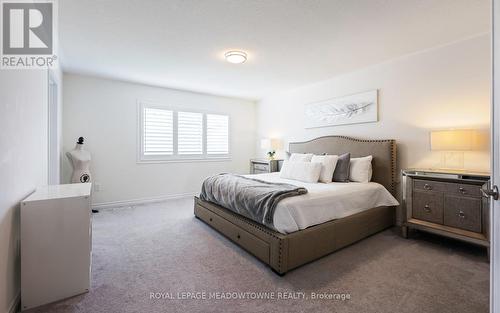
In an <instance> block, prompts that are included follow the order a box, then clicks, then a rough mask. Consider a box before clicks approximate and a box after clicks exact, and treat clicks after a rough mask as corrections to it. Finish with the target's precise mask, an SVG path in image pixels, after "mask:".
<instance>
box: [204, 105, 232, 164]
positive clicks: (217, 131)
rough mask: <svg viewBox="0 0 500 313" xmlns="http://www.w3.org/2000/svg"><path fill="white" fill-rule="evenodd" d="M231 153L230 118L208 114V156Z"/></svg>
mask: <svg viewBox="0 0 500 313" xmlns="http://www.w3.org/2000/svg"><path fill="white" fill-rule="evenodd" d="M228 153H229V116H227V115H218V114H207V154H228Z"/></svg>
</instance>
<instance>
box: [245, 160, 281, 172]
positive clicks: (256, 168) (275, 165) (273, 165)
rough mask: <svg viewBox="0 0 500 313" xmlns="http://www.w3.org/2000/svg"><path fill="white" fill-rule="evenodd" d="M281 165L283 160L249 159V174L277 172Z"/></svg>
mask: <svg viewBox="0 0 500 313" xmlns="http://www.w3.org/2000/svg"><path fill="white" fill-rule="evenodd" d="M282 164H283V160H276V159H275V160H269V159H251V160H250V174H261V173H272V172H278V171H279V170H280V168H281V165H282Z"/></svg>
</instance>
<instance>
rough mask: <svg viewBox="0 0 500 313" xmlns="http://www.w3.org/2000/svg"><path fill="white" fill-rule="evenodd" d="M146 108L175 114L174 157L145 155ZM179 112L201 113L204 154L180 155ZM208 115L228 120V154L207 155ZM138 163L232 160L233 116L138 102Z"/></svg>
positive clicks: (149, 102) (153, 102) (156, 103)
mask: <svg viewBox="0 0 500 313" xmlns="http://www.w3.org/2000/svg"><path fill="white" fill-rule="evenodd" d="M144 108H153V109H163V110H170V111H172V112H173V133H172V136H173V154H172V155H144ZM178 112H190V113H201V114H202V116H203V119H202V120H203V122H202V127H203V129H202V145H203V147H202V154H194V155H190V154H182V155H179V153H178ZM207 114H215V115H224V116H227V119H228V138H227V140H228V153H227V154H208V153H207ZM136 150H137V163H170V162H173V163H183V162H218V161H229V160H231V116H230V115H229V114H227V113H221V112H217V111H212V110H196V109H192V108H191V107H183V106H174V105H166V104H162V103H159V102H155V101H147V100H138V101H137V149H136Z"/></svg>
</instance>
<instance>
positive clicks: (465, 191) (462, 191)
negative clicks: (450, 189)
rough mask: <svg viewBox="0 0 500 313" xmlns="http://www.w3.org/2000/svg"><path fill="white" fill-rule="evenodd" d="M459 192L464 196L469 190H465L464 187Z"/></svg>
mask: <svg viewBox="0 0 500 313" xmlns="http://www.w3.org/2000/svg"><path fill="white" fill-rule="evenodd" d="M458 191H460V192H461V193H462V194H466V193H467V190H465V189H464V188H463V187H460V188H458Z"/></svg>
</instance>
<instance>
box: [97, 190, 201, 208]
mask: <svg viewBox="0 0 500 313" xmlns="http://www.w3.org/2000/svg"><path fill="white" fill-rule="evenodd" d="M198 194H199V193H198V192H187V193H181V194H176V195H166V196H159V197H152V198H140V199H131V200H121V201H110V202H101V203H94V204H92V208H94V209H98V210H101V209H110V208H118V207H125V206H133V205H141V204H148V203H156V202H163V201H166V200H173V199H181V198H188V197H194V196H196V195H198Z"/></svg>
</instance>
